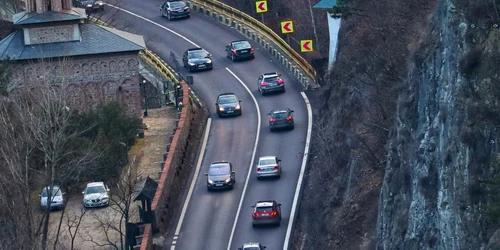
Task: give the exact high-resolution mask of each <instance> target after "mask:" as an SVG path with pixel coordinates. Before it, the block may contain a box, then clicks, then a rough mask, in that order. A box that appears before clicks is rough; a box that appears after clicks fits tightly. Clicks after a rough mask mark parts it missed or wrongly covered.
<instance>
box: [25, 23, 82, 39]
mask: <svg viewBox="0 0 500 250" xmlns="http://www.w3.org/2000/svg"><path fill="white" fill-rule="evenodd" d="M27 29H28V34H29V42H30V44H44V43H57V42H68V41H73V40H74V39H73V34H74V32H77V31H78V30H76V29H75V27H74V26H73V24H70V25H58V26H51V27H38V28H27Z"/></svg>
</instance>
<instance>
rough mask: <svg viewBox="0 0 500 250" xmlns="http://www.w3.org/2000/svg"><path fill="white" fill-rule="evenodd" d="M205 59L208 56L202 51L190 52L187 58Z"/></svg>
mask: <svg viewBox="0 0 500 250" xmlns="http://www.w3.org/2000/svg"><path fill="white" fill-rule="evenodd" d="M205 57H208V54H207V52H205V51H203V50H198V51H191V52H189V54H188V58H189V59H192V58H205Z"/></svg>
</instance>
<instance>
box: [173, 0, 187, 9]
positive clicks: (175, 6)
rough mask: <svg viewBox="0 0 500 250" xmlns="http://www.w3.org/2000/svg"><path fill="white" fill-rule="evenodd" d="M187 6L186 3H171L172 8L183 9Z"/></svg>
mask: <svg viewBox="0 0 500 250" xmlns="http://www.w3.org/2000/svg"><path fill="white" fill-rule="evenodd" d="M185 6H186V4H185V3H184V2H181V1H179V2H171V3H170V8H182V7H185Z"/></svg>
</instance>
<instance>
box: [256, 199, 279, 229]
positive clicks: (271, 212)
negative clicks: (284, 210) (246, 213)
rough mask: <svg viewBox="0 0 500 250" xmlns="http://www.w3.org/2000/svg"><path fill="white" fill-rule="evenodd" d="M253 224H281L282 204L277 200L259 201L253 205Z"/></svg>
mask: <svg viewBox="0 0 500 250" xmlns="http://www.w3.org/2000/svg"><path fill="white" fill-rule="evenodd" d="M252 207H253V208H254V211H253V213H252V226H253V227H256V226H257V225H269V224H270V225H276V226H280V224H281V204H279V203H278V202H276V201H275V200H267V201H257V202H256V203H255V205H253V206H252Z"/></svg>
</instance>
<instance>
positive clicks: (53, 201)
mask: <svg viewBox="0 0 500 250" xmlns="http://www.w3.org/2000/svg"><path fill="white" fill-rule="evenodd" d="M49 190H50V186H47V187H44V188H43V189H42V192H41V193H40V194H39V195H38V197H40V208H41V209H42V210H45V209H46V208H47V206H48V205H47V204H50V209H63V208H64V205H65V202H64V192H63V191H62V190H61V188H60V187H59V186H52V195H51V196H52V198H50V199H49V197H48V196H49Z"/></svg>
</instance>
